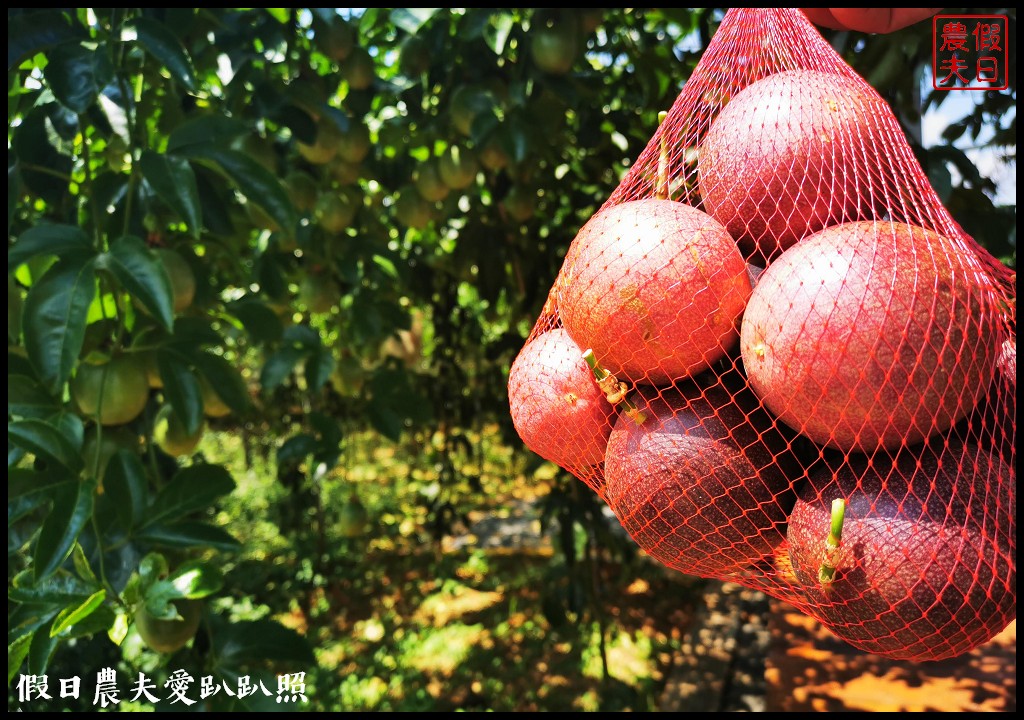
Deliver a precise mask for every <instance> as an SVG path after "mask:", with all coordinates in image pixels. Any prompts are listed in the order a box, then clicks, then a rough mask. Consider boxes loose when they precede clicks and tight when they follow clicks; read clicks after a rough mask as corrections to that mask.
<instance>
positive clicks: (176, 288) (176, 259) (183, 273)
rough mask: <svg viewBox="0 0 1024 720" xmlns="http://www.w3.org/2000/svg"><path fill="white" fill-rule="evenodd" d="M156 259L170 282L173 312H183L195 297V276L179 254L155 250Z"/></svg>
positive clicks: (172, 251)
mask: <svg viewBox="0 0 1024 720" xmlns="http://www.w3.org/2000/svg"><path fill="white" fill-rule="evenodd" d="M156 254H157V257H159V258H160V262H161V263H162V264H163V266H164V268H165V269H166V270H167V277H168V278H170V280H171V294H172V296H173V298H174V312H175V313H181V312H184V311H185V310H187V309H188V308H189V306H191V305H192V301H193V300H195V297H196V276H195V273H194V272H192V268H191V267H190V266H189V264H188V263H187V262H186V261H185V258H183V257H182V256H181V255H180V254H179V253H177V252H175V251H174V250H170V249H168V248H157V250H156Z"/></svg>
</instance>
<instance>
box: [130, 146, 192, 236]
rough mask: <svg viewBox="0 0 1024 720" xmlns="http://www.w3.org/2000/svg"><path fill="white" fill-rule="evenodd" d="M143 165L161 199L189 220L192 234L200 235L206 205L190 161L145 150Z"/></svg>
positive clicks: (151, 184)
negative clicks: (203, 210)
mask: <svg viewBox="0 0 1024 720" xmlns="http://www.w3.org/2000/svg"><path fill="white" fill-rule="evenodd" d="M139 167H140V168H141V169H142V176H143V177H145V178H146V182H148V183H149V184H150V186H151V187H152V188H153V190H155V191H156V194H157V195H159V196H160V199H161V200H163V201H164V202H165V203H167V204H168V205H169V206H170V208H171V209H172V210H174V212H176V213H178V215H179V216H181V218H182V219H184V220H185V224H186V225H187V226H188V228H189V230H191V231H192V236H193V237H195V238H198V237H199V234H200V232H202V229H203V217H202V205H201V203H200V201H199V188H198V186H197V184H196V175H195V173H194V172H193V171H192V166H191V165H190V164H189V162H188V160H186V159H185V158H182V157H176V156H174V155H162V154H161V153H158V152H154V151H152V150H144V151H143V152H142V157H141V158H139Z"/></svg>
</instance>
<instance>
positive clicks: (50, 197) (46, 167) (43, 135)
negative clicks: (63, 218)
mask: <svg viewBox="0 0 1024 720" xmlns="http://www.w3.org/2000/svg"><path fill="white" fill-rule="evenodd" d="M67 112H68V111H67V110H65V109H64V107H63V106H62V105H60V104H59V103H57V102H56V101H53V102H50V103H44V104H42V105H39V106H37V107H34V108H32V110H30V111H29V112H28V113H27V114H26V115H25V117H23V118H22V119H21V124H20V125H18V126H16V127H14V128H12V130H11V132H12V133H13V135H14V137H13V139H12V141H11V149H12V150H14V155H15V157H17V158H18V161H19V165H18V167H19V168H20V174H21V180H22V183H24V185H25V188H26V189H27V190H28V191H30V192H33V193H36V194H38V195H39V196H40V197H41V198H42V199H43V200H45V201H46V203H47V205H51V204H52V206H54V207H57V206H60V204H61V203H62V202H65V201H66V199H67V197H68V179H67V178H68V176H70V175H71V169H72V168H71V157H70V155H71V152H70V150H68V148H67V147H66V142H65V141H64V140H63V139H62V138H61V137H60V136H59V135H58V133H57V128H56V126H55V123H56V122H58V121H59V118H58V120H55V119H54V118H55V116H59V115H60V114H62V113H67ZM9 162H10V161H8V163H9Z"/></svg>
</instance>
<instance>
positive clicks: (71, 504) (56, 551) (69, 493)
mask: <svg viewBox="0 0 1024 720" xmlns="http://www.w3.org/2000/svg"><path fill="white" fill-rule="evenodd" d="M95 497H96V484H95V482H94V481H88V480H87V481H83V482H80V483H76V484H75V485H74V486H72V487H70V488H68V489H67V490H66V491H61V492H60V493H59V494H58V495H57V497H56V498H55V499H54V502H53V509H51V510H50V514H49V515H47V516H46V519H45V520H44V521H43V526H42V527H41V528H40V529H39V537H38V539H37V540H36V547H35V552H34V554H33V566H34V571H35V576H36V580H37V581H38V580H42V579H44V578H46V577H47V576H49V575H52V574H53V573H54V572H55V571H56V570H57V568H59V567H60V566H61V564H63V562H64V560H66V559H67V557H68V555H70V554H71V550H72V549H73V548H74V546H75V541H76V540H78V534H79V533H80V532H81V531H82V528H83V527H85V524H86V523H87V522H88V521H89V518H90V517H92V508H93V502H94V500H95Z"/></svg>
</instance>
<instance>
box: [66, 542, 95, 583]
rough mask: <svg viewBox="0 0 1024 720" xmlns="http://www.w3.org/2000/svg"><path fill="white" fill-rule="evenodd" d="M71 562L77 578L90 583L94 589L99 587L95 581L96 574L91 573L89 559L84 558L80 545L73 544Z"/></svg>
mask: <svg viewBox="0 0 1024 720" xmlns="http://www.w3.org/2000/svg"><path fill="white" fill-rule="evenodd" d="M71 560H72V562H73V564H74V566H75V573H76V574H77V575H78V577H80V578H82V579H83V580H85V581H86V582H87V583H92V584H93V585H95V586H96V587H99V586H100V582H99V580H97V579H96V573H94V572H93V571H92V566H91V565H89V558H87V557H86V556H85V550H83V549H82V545H81V544H80V543H75V549H74V550H72V551H71Z"/></svg>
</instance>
